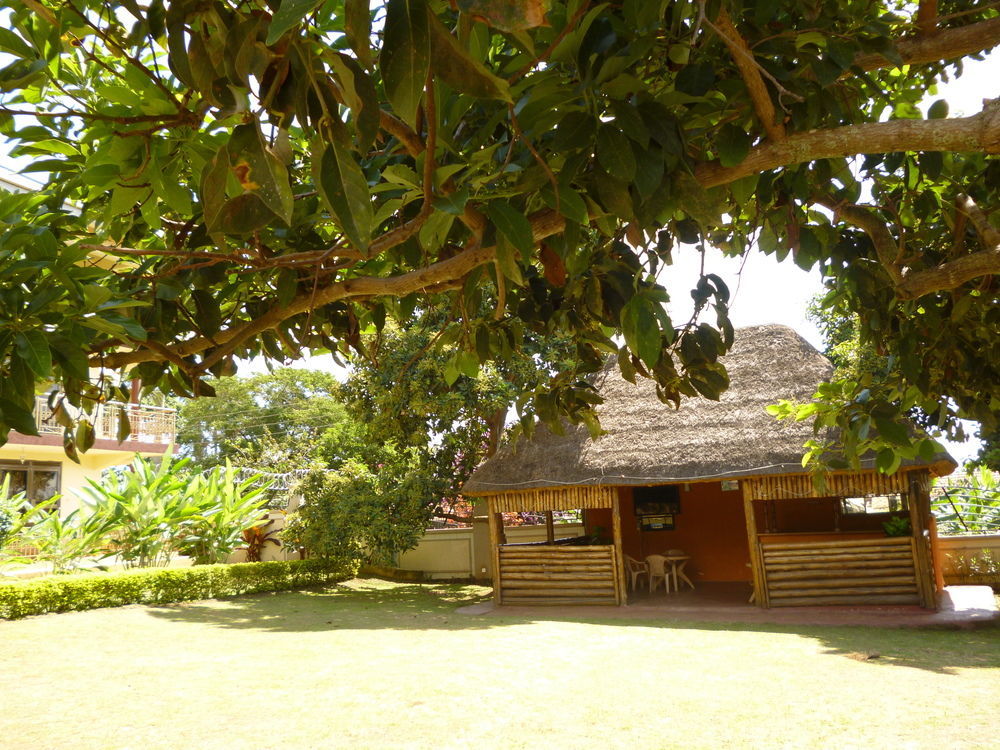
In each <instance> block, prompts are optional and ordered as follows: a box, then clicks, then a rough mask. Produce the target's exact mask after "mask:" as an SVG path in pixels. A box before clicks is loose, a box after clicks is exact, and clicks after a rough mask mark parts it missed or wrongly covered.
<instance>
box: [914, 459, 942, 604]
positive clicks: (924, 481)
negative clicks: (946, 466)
mask: <svg viewBox="0 0 1000 750" xmlns="http://www.w3.org/2000/svg"><path fill="white" fill-rule="evenodd" d="M909 479H910V483H909V484H910V493H909V502H908V505H909V506H910V528H911V529H912V530H913V567H914V572H915V573H916V576H917V589H918V591H920V604H921V606H923V607H925V608H926V609H937V591H936V586H935V580H934V579H935V574H934V564H933V561H932V560H931V549H930V533H931V532H930V515H931V497H930V476H929V474H928V473H927V471H914V472H910V475H909Z"/></svg>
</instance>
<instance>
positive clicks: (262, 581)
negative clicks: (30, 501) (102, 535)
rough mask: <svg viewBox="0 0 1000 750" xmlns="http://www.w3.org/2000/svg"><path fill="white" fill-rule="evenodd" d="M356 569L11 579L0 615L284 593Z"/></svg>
mask: <svg viewBox="0 0 1000 750" xmlns="http://www.w3.org/2000/svg"><path fill="white" fill-rule="evenodd" d="M356 572H357V567H356V565H355V564H354V563H351V562H346V561H343V560H340V561H335V560H318V559H314V560H290V561H288V562H265V563H237V564H235V565H201V566H197V567H193V568H173V569H152V570H127V571H123V572H120V573H87V574H81V575H74V576H58V577H56V576H53V577H48V578H37V579H32V580H27V581H12V582H10V583H0V618H2V619H7V620H13V619H17V618H20V617H28V616H30V615H42V614H46V613H49V612H70V611H75V610H85V609H97V608H99V607H120V606H123V605H126V604H168V603H170V602H181V601H191V600H195V599H217V598H222V597H227V596H238V595H240V594H254V593H258V592H262V591H285V590H289V589H298V588H303V587H305V586H315V585H319V584H325V583H334V582H336V581H343V580H345V579H347V578H350V577H352V576H353V575H354V574H355V573H356Z"/></svg>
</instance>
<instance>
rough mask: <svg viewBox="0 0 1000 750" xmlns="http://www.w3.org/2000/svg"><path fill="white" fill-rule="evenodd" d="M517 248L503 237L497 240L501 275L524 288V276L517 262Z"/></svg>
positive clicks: (498, 265) (498, 263)
mask: <svg viewBox="0 0 1000 750" xmlns="http://www.w3.org/2000/svg"><path fill="white" fill-rule="evenodd" d="M517 256H518V252H517V248H516V247H514V245H512V244H511V242H510V240H508V239H507V238H506V237H504V236H503V235H501V236H500V237H499V238H498V239H497V256H496V257H497V267H498V268H499V269H500V273H502V274H503V275H504V276H506V277H507V278H508V279H510V280H511V281H513V282H514V283H515V284H517V285H518V286H524V275H523V274H522V273H521V267H520V266H519V265H518V262H517Z"/></svg>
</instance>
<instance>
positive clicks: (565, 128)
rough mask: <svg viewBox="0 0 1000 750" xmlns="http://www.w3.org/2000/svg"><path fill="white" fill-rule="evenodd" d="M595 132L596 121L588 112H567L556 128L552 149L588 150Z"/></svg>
mask: <svg viewBox="0 0 1000 750" xmlns="http://www.w3.org/2000/svg"><path fill="white" fill-rule="evenodd" d="M596 132H597V121H596V120H595V119H594V116H593V115H592V114H590V113H589V112H569V113H568V114H567V115H566V116H565V117H563V118H562V120H560V122H559V125H558V126H557V127H556V135H555V138H553V139H552V148H553V149H554V150H556V151H570V150H573V149H580V148H590V146H591V144H592V143H593V142H594V135H595V134H596Z"/></svg>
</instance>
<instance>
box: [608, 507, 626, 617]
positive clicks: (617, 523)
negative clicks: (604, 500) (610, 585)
mask: <svg viewBox="0 0 1000 750" xmlns="http://www.w3.org/2000/svg"><path fill="white" fill-rule="evenodd" d="M620 503H621V499H620V497H619V495H618V492H617V491H616V492H615V494H614V497H612V498H611V529H612V534H613V541H614V554H613V556H612V557H613V559H614V575H615V600H616V601H617V603H618V605H619V606H621V605H623V604H625V603H626V601H625V600H626V598H627V597H626V593H625V560H624V558H623V557H622V514H621V507H620Z"/></svg>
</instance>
